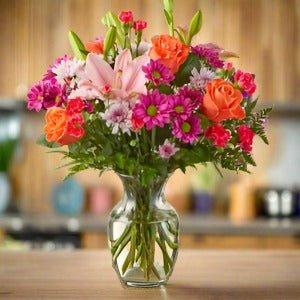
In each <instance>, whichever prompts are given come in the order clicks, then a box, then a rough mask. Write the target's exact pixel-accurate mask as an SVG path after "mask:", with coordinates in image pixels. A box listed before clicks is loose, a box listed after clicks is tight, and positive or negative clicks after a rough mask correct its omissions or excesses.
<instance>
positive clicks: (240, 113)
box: [202, 79, 245, 122]
mask: <svg viewBox="0 0 300 300" xmlns="http://www.w3.org/2000/svg"><path fill="white" fill-rule="evenodd" d="M242 100H243V95H242V93H241V92H240V91H239V90H237V89H235V88H234V87H233V86H232V84H231V83H229V82H227V81H225V80H223V79H214V80H213V81H211V82H209V83H208V84H207V85H206V94H205V95H204V97H203V106H202V108H203V113H204V114H205V115H206V116H207V117H208V118H209V119H210V120H212V121H214V122H221V121H224V120H227V119H244V118H245V111H244V109H243V108H242V107H241V105H240V104H241V102H242Z"/></svg>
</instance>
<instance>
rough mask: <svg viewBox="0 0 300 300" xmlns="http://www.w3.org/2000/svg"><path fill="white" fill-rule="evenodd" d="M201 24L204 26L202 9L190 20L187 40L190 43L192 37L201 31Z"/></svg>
mask: <svg viewBox="0 0 300 300" xmlns="http://www.w3.org/2000/svg"><path fill="white" fill-rule="evenodd" d="M201 26H202V12H201V10H198V11H197V12H196V14H195V15H194V16H193V18H192V20H191V22H190V26H189V33H188V40H187V43H188V45H190V44H191V41H192V38H193V37H194V36H195V35H196V34H197V33H198V32H199V31H200V29H201Z"/></svg>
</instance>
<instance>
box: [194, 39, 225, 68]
mask: <svg viewBox="0 0 300 300" xmlns="http://www.w3.org/2000/svg"><path fill="white" fill-rule="evenodd" d="M192 53H194V54H196V55H197V56H199V57H201V58H203V59H205V60H206V62H207V63H208V64H209V65H210V66H212V67H213V68H222V67H223V65H224V62H223V61H222V60H221V59H220V57H219V54H220V49H219V48H216V47H213V46H212V45H211V44H199V45H197V46H195V47H192Z"/></svg>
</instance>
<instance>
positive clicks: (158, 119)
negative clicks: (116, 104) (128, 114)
mask: <svg viewBox="0 0 300 300" xmlns="http://www.w3.org/2000/svg"><path fill="white" fill-rule="evenodd" d="M133 116H134V117H135V118H137V119H139V120H141V121H143V122H144V124H145V126H146V129H147V130H151V129H152V128H154V127H155V126H158V127H163V126H164V125H165V124H167V123H169V120H170V108H169V104H168V101H167V95H164V94H160V93H159V92H158V91H157V90H154V91H153V92H148V94H147V95H141V96H140V99H139V101H138V102H137V103H136V104H135V106H134V108H133Z"/></svg>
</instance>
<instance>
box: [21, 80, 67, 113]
mask: <svg viewBox="0 0 300 300" xmlns="http://www.w3.org/2000/svg"><path fill="white" fill-rule="evenodd" d="M65 101H66V90H65V86H61V85H60V84H59V83H58V82H57V80H56V79H55V78H52V79H50V80H41V81H39V82H37V83H36V84H34V85H33V86H32V87H31V89H30V90H29V91H28V94H27V107H28V109H29V110H35V111H37V112H38V111H40V110H41V109H48V108H50V107H52V106H60V105H61V104H62V103H63V102H65Z"/></svg>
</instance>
